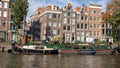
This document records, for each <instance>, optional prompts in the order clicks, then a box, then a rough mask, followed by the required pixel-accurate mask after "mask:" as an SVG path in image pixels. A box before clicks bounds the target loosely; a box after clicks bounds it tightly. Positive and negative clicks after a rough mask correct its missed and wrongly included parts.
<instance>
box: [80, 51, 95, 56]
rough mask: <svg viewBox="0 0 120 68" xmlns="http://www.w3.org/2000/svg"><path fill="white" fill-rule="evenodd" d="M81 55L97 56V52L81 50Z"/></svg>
mask: <svg viewBox="0 0 120 68" xmlns="http://www.w3.org/2000/svg"><path fill="white" fill-rule="evenodd" d="M78 52H79V54H80V55H95V53H96V51H94V50H79V51H78Z"/></svg>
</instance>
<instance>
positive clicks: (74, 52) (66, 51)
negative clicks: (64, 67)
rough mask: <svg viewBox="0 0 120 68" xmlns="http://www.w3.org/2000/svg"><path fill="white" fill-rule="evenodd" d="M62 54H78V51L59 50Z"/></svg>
mask: <svg viewBox="0 0 120 68" xmlns="http://www.w3.org/2000/svg"><path fill="white" fill-rule="evenodd" d="M59 53H60V54H78V50H75V49H65V50H59Z"/></svg>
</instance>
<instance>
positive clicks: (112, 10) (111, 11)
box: [104, 0, 120, 42]
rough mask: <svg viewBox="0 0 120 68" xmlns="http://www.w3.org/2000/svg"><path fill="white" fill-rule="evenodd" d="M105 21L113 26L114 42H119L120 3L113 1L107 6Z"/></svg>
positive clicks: (116, 0)
mask: <svg viewBox="0 0 120 68" xmlns="http://www.w3.org/2000/svg"><path fill="white" fill-rule="evenodd" d="M104 21H105V22H107V23H110V24H111V26H112V36H113V41H114V42H116V41H117V31H116V30H117V26H118V25H120V1H119V0H111V2H109V3H108V5H107V10H106V14H105V16H104Z"/></svg>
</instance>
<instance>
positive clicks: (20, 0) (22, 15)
mask: <svg viewBox="0 0 120 68" xmlns="http://www.w3.org/2000/svg"><path fill="white" fill-rule="evenodd" d="M27 11H28V0H14V1H13V2H12V3H11V12H12V14H11V18H12V20H13V22H14V25H15V30H16V34H17V38H16V39H17V40H18V26H20V24H21V23H25V19H26V15H27Z"/></svg>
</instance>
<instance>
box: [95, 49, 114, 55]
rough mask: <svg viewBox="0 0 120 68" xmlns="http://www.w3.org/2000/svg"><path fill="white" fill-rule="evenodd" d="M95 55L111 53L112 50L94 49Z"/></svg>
mask: <svg viewBox="0 0 120 68" xmlns="http://www.w3.org/2000/svg"><path fill="white" fill-rule="evenodd" d="M95 54H96V55H113V54H114V50H96V53H95Z"/></svg>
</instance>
